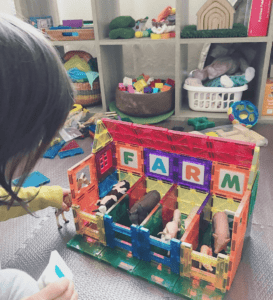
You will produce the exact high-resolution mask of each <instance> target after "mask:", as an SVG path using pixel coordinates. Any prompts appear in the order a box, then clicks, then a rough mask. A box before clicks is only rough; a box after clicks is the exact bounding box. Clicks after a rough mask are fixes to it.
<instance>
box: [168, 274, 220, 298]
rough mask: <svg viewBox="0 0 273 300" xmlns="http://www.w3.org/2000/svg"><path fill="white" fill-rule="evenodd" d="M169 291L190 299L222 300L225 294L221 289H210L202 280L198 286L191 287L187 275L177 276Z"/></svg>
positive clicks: (190, 281) (190, 280)
mask: <svg viewBox="0 0 273 300" xmlns="http://www.w3.org/2000/svg"><path fill="white" fill-rule="evenodd" d="M171 292H172V293H174V294H179V295H181V296H183V297H186V298H187V299H191V300H209V299H210V300H222V299H223V298H224V296H225V294H224V293H222V292H221V291H219V290H217V289H214V290H213V289H211V288H210V286H208V284H207V283H206V282H205V281H203V280H201V281H200V285H199V286H197V287H193V284H192V279H189V278H187V277H183V278H182V277H179V278H178V280H177V282H176V284H175V286H174V288H173V289H172V291H171Z"/></svg>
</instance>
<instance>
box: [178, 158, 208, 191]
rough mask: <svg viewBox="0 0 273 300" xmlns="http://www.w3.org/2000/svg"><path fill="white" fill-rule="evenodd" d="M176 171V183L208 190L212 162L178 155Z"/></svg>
mask: <svg viewBox="0 0 273 300" xmlns="http://www.w3.org/2000/svg"><path fill="white" fill-rule="evenodd" d="M177 159H178V168H177V167H174V172H177V174H178V176H177V179H178V181H177V182H178V184H182V185H185V186H188V187H190V188H192V189H199V190H202V191H206V192H208V191H209V190H210V179H211V165H212V162H211V161H208V160H202V159H198V158H194V157H188V156H182V155H181V156H179V155H177Z"/></svg>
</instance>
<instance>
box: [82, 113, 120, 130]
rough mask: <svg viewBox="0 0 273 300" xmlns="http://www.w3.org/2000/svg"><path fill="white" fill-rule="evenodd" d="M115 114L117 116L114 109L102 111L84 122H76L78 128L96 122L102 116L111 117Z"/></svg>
mask: <svg viewBox="0 0 273 300" xmlns="http://www.w3.org/2000/svg"><path fill="white" fill-rule="evenodd" d="M116 116H117V113H116V112H115V111H113V112H111V111H110V112H104V113H95V114H93V115H92V116H91V117H90V118H89V119H88V120H86V121H85V122H83V123H81V122H78V127H79V129H82V128H85V127H88V126H90V125H92V124H96V122H97V121H98V120H100V119H102V118H108V119H113V118H115V117H116Z"/></svg>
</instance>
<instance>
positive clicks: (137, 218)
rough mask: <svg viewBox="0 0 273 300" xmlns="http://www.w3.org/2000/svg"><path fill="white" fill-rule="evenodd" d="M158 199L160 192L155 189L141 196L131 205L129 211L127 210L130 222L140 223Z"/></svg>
mask: <svg viewBox="0 0 273 300" xmlns="http://www.w3.org/2000/svg"><path fill="white" fill-rule="evenodd" d="M159 201H160V194H159V192H158V191H155V190H154V191H150V192H149V193H147V194H146V195H145V196H143V197H142V198H141V199H140V200H138V201H137V202H136V203H135V204H134V205H133V206H132V207H131V209H130V211H129V210H128V214H129V219H130V221H131V223H132V224H136V225H140V224H141V223H142V222H143V221H144V219H145V218H146V217H147V216H148V214H149V213H150V212H151V211H152V210H153V208H154V207H155V206H156V205H157V204H158V202H159Z"/></svg>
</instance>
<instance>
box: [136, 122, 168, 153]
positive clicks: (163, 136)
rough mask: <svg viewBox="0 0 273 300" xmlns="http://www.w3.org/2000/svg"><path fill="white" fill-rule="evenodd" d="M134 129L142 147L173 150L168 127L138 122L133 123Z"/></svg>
mask: <svg viewBox="0 0 273 300" xmlns="http://www.w3.org/2000/svg"><path fill="white" fill-rule="evenodd" d="M134 129H135V132H136V134H137V136H138V139H139V140H140V141H141V145H142V146H143V147H146V148H152V149H155V150H162V151H168V152H173V150H172V147H171V143H170V140H169V137H168V129H165V128H161V127H156V126H145V125H138V124H135V125H134Z"/></svg>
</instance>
